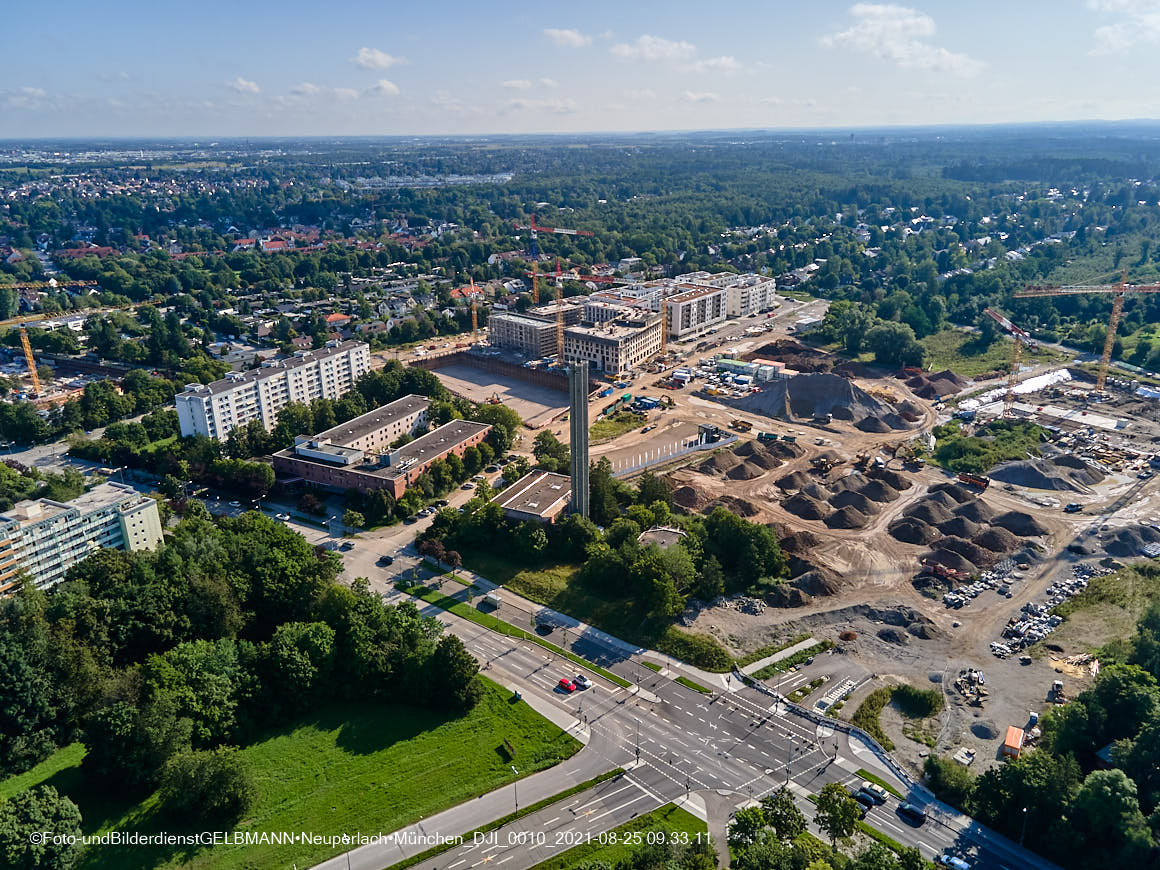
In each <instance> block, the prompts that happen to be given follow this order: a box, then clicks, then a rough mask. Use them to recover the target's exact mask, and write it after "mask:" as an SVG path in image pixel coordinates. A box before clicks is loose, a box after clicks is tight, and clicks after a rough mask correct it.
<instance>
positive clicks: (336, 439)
mask: <svg viewBox="0 0 1160 870" xmlns="http://www.w3.org/2000/svg"><path fill="white" fill-rule="evenodd" d="M430 405H431V400H430V399H428V398H427V397H426V396H416V395H414V394H411V395H409V396H403V397H402V398H401V399H395V401H393V402H390V403H389V404H386V405H383V406H382V407H380V408H375V409H374V410H373V411H367V412H366V413H365V414H362V415H360V416H358V417H355V418H354V419H353V420H347V421H346V422H345V423H343V424H342V425H340V426H335V427H334V428H333V429H327V430H326V431H325V432H319V433H318V435H316V436H315V439H317V440H318V441H328V442H330V443H331V444H335V445H339V446H343V445H347V444H350V443H351V442H353V441H357V440H358V439H360V438H363V437H365V436H366V435H369V434H370V433H371V432H374V431H375V430H376V429H382V428H383V427H384V426H389V425H391V424H392V423H394V422H396V421H397V420H400V419H402V418H403V417H407V416H410V415H411V414H414V413H415V412H417V411H425V410H427V408H428V407H430ZM315 439H311V440H315Z"/></svg>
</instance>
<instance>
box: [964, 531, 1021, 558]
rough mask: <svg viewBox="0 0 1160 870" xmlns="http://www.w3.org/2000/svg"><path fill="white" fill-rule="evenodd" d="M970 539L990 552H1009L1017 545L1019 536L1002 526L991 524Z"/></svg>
mask: <svg viewBox="0 0 1160 870" xmlns="http://www.w3.org/2000/svg"><path fill="white" fill-rule="evenodd" d="M971 540H972V541H973V542H974V543H975V544H977V545H978V546H980V547H982V548H983V549H984V550H990V551H991V552H992V553H1010V552H1011V551H1012V550H1014V549H1016V548H1017V547H1018V546H1019V538H1017V537H1016V536H1015V535H1013V534H1011V533H1010V532H1009V531H1007V530H1006V529H1004V528H1003V527H1002V526H992V527H991V528H989V529H987V530H986V531H985V532H980V533H979V534H978V535H975V537H973V538H971Z"/></svg>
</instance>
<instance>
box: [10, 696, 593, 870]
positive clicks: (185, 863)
mask: <svg viewBox="0 0 1160 870" xmlns="http://www.w3.org/2000/svg"><path fill="white" fill-rule="evenodd" d="M505 741H506V743H507V744H508V745H510V746H511V748H512V749H513V750H514V753H509V751H508V749H507V746H505ZM76 746H77V744H73V745H72V746H68V747H65V748H64V749H61V750H60V751H59V752H58V753H57V754H56V756H53V758H50V759H49V760H47V761H46V762H44V763H43V764H41V765H40V766H39V767H38V768H37V770H38V771H40V772H41V775H43V777H44V778H43V779H41V780H40V782H43V783H45V784H48V785H52V786H55V787H57V788H58V789H59V790H60V791H62V792H63V793H65V794H67V795H68V796H69V797H70V798H72V799H73V800H74V801H76V803H77V805H78V806H79V807H80V809H81V813H82V815H83V818H84V830H85V832H86V833H101V832H104V831H110V830H132V831H140V832H142V833H155V832H158V831H173V832H177V830H178V826H176V825H175V823H174V822H172V821H171V820H169V819H166V818H162V817H161V816H160V815H159V814H158V812H157V806H158V804H157V797H156V795H150V796H148V797H146V798H145V799H144V800H142V801H140V802H139V803H133V804H127V803H125V802H118V801H113V800H110V798H109V796H108V794H107V793H105V792H104V791H98V790H96V789H89V788H87V787H86V785H85V783H84V780H83V778H82V776H81V774H80V769H79V765H80V752H79V751H78V750H77V749H76V748H75V747H76ZM579 748H580V743H579V742H578V741H576V740H575V739H574V738H573V737H571V736H570V735H568V734H565V733H564V732H562V731H561V730H560V729H559V728H558V727H557V726H555V725H553V724H552V723H550V722H549V721H548V720H547V719H544V718H543V717H542V716H540V715H539V714H537V713H536V712H535V711H533V710H532V709H531V708H530V707H528V705H527V704H520V703H511V701H510V693H509V692H507V691H506V690H505V689H501V688H500V687H499V686H497V685H495V684H494V683H492V682H490V681H488V680H485V681H484V692H483V696H482V698H481V700H480V702H479V704H478V705H476V707H475V708H474V709H473V710H471V711H470V712H469V713H467V714H465V715H461V716H449V715H447V714H444V713H438V712H435V711H432V710H427V709H421V708H416V707H412V706H408V705H403V704H372V703H359V704H332V705H328V706H326V707H323V708H321V709H320V710H319V711H318V712H317V713H316V714H314V715H312V716H309V717H304V718H302V719H299V720H298V721H296V722H294V723H292V724H290V725H287V726H286V727H285V728H283V729H278V730H275V731H272V732H270V733H268V734H267V735H266V736H264V737H263V738H261V739H259V740H257V741H255V742H254V743H252V744H250V745H249V746H246V747H244V748H243V749H242V750H241V755H242V756H243V758H244V759H245V760H246V762H248V763H249V765H250V768H251V770H252V771H253V775H254V780H255V783H256V785H257V793H258V797H257V801H256V802H255V805H254V807H253V808H252V810H251V811H250V813H249V815H248V817H247V818H246V819H245V820H244V821H243V822H242V823H241V824H239V825H238V826H237V830H241V831H252V832H262V831H271V832H272V831H311V832H314V833H317V834H320V835H341V834H343V833H354V832H362V833H365V834H367V835H373V834H377V833H379V832H380V831H382V832H388V831H394V830H397V829H399V828H401V827H404V826H406V825H408V824H411V823H412V822H415V821H417V820H418V819H420V818H425V817H428V816H430V815H432V814H434V813H437V812H439V811H441V810H444V809H446V808H448V807H451V806H454V805H456V804H459V803H462V802H463V801H465V800H470V799H471V798H474V797H477V796H478V795H481V794H485V793H486V792H489V791H492V790H493V789H496V788H498V787H500V786H503V785H505V784H509V783H510V782H511V781H512V772H511V765H513V764H514V765H515V766H516V767H517V768H518V769H519V771H520V773H521V774H522V775H527V774H530V773H534V772H535V771H538V770H543V769H545V768H548V767H551V766H553V765H555V764H557V763H559V762H560V761H562V760H564V759H566V758H568V757H569V756H571V755H572V754H574V753H575V752H576V751H577V750H578V749H579ZM61 755H64V756H65V757H66V759H65V760H67V761H68V762H69V765H68V766H66V765H65V764H64V762H62V760H61V759H58V758H57V756H61ZM31 773H33V771H30V772H29V774H24V775H23V776H22V777H14V778H13V779H10V780H8V781H6V782H5V783H3V784H0V789H9V788H11V786H12V784H13V783H14V781H16V780H20V781H21V784H22V786H23V787H27V786H30V785H34V784H38V783H35V782H32V781H29V777H30V775H31ZM340 851H341V849H337V848H327V847H325V846H311V845H308V844H295V845H290V844H287V845H260V846H229V845H218V846H214V847H212V848H202V849H199V848H192V847H190V848H185V847H163V846H160V847H144V846H135V847H115V846H93V847H91V848H90V849H89V850H88V851H87V852H86V853H85V855H84V857H83V860H82V862H81V864H80V866H81V867H82V868H110V870H113V868H118V870H119V868H122V867H176V866H181V867H194V868H215V870H227V868H243V867H244V868H247V870H260V868H266V867H269V868H274V867H279V868H280V867H289V866H291V865H292V864H297V865H298V866H300V867H303V866H310V865H312V864H315V863H318V862H319V861H323V860H325V859H327V858H329V857H332V856H333V855H336V854H338V853H339V852H340Z"/></svg>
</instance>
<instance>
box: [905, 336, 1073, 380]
mask: <svg viewBox="0 0 1160 870" xmlns="http://www.w3.org/2000/svg"><path fill="white" fill-rule="evenodd" d="M921 341H922V346H923V348H924V349H925V350H926V358H925V361H924V363H923V367H924V368H925V369H927V370H928V371H932V372H941V371H943V370H944V369H950V370H951V371H953V372H954V373H955V374H958V375H962V376H963V377H964V378H975V377H978V376H979V375H982V374H987V373H989V372H1008V371H1010V369H1011V350H1012V348H1011V340H1010V339H1009V338H1006V337H1002V336H1001V337H999V338H997V339H996V340H995V341H993V342H991V343H990V344H985V343H984V342H982V341H980V340H979V336H978V335H977V334H976V333H973V332H968V331H967V330H964V329H955V328H949V329H944V330H941V331H940V332H936V333H935V334H934V335H928V336H927V337H926V338H924V339H921ZM1070 359H1072V357H1071V355H1070V354H1062V353H1060V352H1059V351H1056V350H1052V349H1051V348H1047V347H1041V348H1040V349H1039V353H1038V354H1035V355H1032V354H1029V353H1026V352H1024V355H1023V361H1024V362H1025V363H1027V364H1032V363H1034V364H1035V365H1047V364H1050V363H1064V362H1067V361H1068V360H1070Z"/></svg>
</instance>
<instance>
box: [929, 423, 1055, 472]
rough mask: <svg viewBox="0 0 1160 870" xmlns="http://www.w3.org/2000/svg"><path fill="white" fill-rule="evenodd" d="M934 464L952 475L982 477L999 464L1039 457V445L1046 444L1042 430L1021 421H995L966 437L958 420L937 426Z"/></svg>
mask: <svg viewBox="0 0 1160 870" xmlns="http://www.w3.org/2000/svg"><path fill="white" fill-rule="evenodd" d="M934 436H935V438H936V439H937V443H936V444H935V448H934V460H935V461H936V462H937V463H938V464H939V465H941V466H943V468H946V469H949V470H950V471H966V472H970V473H972V474H982V473H983V472H985V471H989V470H990V469H992V468H994V467H995V466H996V465H998V464H999V463H1000V462H1006V461H1008V460H1012V459H1026V458H1027V455H1028V454H1031V455H1032V456H1038V455H1039V445H1040V444H1041V443H1043V442H1044V441H1046V440H1047V438H1048V432H1047V430H1046V429H1044V428H1043V427H1042V426H1036V425H1035V424H1034V423H1028V422H1025V421H1022V420H996V421H995V422H993V423H988V424H987V425H986V426H980V427H979V428H978V429H976V434H975V435H964V434H963V431H962V426H961V424H960V423H959V421H958V420H952V421H951V422H949V423H944V424H943V425H942V426H936V427H935V429H934Z"/></svg>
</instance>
